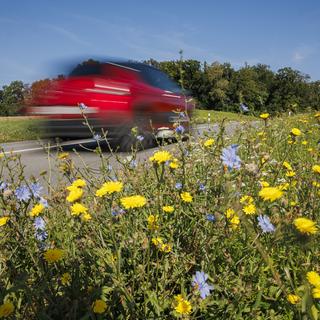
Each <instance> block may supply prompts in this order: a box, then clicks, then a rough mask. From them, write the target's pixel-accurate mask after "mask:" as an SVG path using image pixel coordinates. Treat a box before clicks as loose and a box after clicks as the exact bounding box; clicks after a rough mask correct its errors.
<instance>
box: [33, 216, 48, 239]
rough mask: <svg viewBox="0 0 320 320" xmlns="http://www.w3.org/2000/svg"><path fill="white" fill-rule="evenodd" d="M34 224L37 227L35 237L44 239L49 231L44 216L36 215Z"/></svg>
mask: <svg viewBox="0 0 320 320" xmlns="http://www.w3.org/2000/svg"><path fill="white" fill-rule="evenodd" d="M33 226H34V229H35V237H36V239H37V240H39V241H44V240H46V239H47V237H48V233H47V231H46V222H45V221H44V219H43V218H42V217H36V218H35V219H34V222H33Z"/></svg>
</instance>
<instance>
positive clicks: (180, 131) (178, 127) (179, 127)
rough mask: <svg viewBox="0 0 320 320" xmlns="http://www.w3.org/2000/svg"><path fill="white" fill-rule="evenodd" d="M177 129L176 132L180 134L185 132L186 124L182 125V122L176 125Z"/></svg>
mask: <svg viewBox="0 0 320 320" xmlns="http://www.w3.org/2000/svg"><path fill="white" fill-rule="evenodd" d="M175 131H176V133H178V134H183V133H184V132H185V128H184V126H182V125H181V124H180V125H178V126H177V127H176V129H175Z"/></svg>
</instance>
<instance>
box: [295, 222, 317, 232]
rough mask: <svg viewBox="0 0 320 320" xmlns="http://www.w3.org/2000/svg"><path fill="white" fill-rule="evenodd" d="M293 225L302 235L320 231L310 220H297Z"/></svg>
mask: <svg viewBox="0 0 320 320" xmlns="http://www.w3.org/2000/svg"><path fill="white" fill-rule="evenodd" d="M293 223H294V225H295V227H296V228H297V229H298V230H299V231H300V232H301V233H305V234H315V233H317V231H318V227H317V226H316V223H315V222H314V221H312V220H310V219H308V218H297V219H295V220H294V222H293Z"/></svg>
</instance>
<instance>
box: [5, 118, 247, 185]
mask: <svg viewBox="0 0 320 320" xmlns="http://www.w3.org/2000/svg"><path fill="white" fill-rule="evenodd" d="M239 128H241V124H240V123H238V122H229V123H227V124H226V127H225V129H226V134H227V135H232V134H233V133H234V132H235V131H236V130H237V129H239ZM218 130H219V126H218V125H217V124H212V125H210V124H203V125H197V126H196V127H195V128H194V129H193V134H194V136H196V137H199V136H201V135H203V133H204V132H205V131H210V132H212V134H215V133H217V132H218ZM45 145H46V146H47V142H45V141H21V142H14V143H4V144H1V145H0V148H1V149H3V150H4V152H5V153H7V154H9V153H13V154H20V155H21V163H22V164H23V166H24V167H25V168H24V174H25V177H26V178H30V177H31V176H34V177H36V178H37V177H39V175H40V173H42V172H44V171H46V172H48V173H49V174H50V176H51V178H52V181H54V180H55V177H56V176H57V170H58V169H57V168H56V161H55V159H56V157H57V152H58V149H57V146H55V145H51V146H50V147H49V148H48V147H45ZM82 145H84V146H85V147H88V148H91V149H94V148H95V143H94V142H93V140H89V139H87V140H80V141H79V140H78V141H76V140H74V141H71V142H67V143H65V145H64V146H63V150H64V151H67V152H69V154H70V157H71V158H72V159H73V161H74V164H75V167H79V168H81V167H84V166H87V167H89V168H90V169H92V170H93V171H96V172H97V173H98V172H99V168H100V166H101V161H100V159H99V157H98V156H97V154H95V153H93V152H90V151H87V150H85V149H84V148H83V147H82ZM173 146H174V144H173V145H168V146H166V148H169V149H170V148H172V147H173ZM74 149H75V151H74ZM156 149H157V148H153V149H148V150H143V151H140V152H138V154H137V159H136V161H137V162H139V161H144V160H146V159H148V158H149V157H150V155H152V154H153V152H154V151H155V150H156ZM104 155H105V157H107V158H108V159H109V163H110V165H111V166H112V167H113V168H114V169H115V168H117V167H119V166H120V164H119V160H118V159H119V158H120V159H121V160H122V161H123V160H126V159H128V157H129V154H127V153H116V154H113V153H110V152H108V151H105V152H104ZM6 175H7V173H6V172H4V173H3V177H1V176H0V181H1V180H4V179H5V178H6Z"/></svg>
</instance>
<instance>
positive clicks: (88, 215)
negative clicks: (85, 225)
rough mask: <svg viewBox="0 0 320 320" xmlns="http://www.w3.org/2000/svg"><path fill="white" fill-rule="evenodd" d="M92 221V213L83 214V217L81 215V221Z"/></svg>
mask: <svg viewBox="0 0 320 320" xmlns="http://www.w3.org/2000/svg"><path fill="white" fill-rule="evenodd" d="M91 219H92V216H91V214H90V213H87V212H86V213H83V214H82V215H81V220H82V221H89V220H91Z"/></svg>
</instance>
